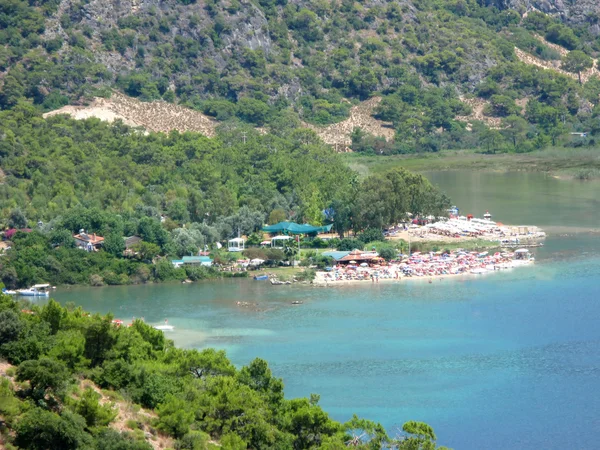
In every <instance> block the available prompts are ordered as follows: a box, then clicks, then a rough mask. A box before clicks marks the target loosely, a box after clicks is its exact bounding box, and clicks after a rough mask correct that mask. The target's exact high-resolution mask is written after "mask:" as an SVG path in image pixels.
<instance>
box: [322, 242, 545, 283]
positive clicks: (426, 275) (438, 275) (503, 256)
mask: <svg viewBox="0 0 600 450" xmlns="http://www.w3.org/2000/svg"><path fill="white" fill-rule="evenodd" d="M521 251H522V250H521ZM533 262H534V258H533V257H531V256H530V255H529V254H528V252H527V251H526V250H525V251H524V253H520V254H519V253H499V252H497V253H495V254H494V255H488V254H487V252H484V253H477V252H471V253H466V252H456V253H447V254H444V255H439V254H434V253H429V254H420V253H415V254H413V255H412V256H411V257H410V258H408V259H406V260H405V261H403V262H400V263H392V264H383V265H365V266H364V267H363V266H354V265H347V266H343V265H337V266H335V267H334V268H333V269H332V270H331V271H319V272H317V273H316V276H315V279H314V280H313V284H314V285H315V286H334V285H335V286H338V285H347V284H353V283H371V284H377V283H390V282H396V283H399V282H405V281H409V280H410V281H414V280H421V281H426V282H429V283H433V282H434V281H436V280H438V281H441V280H443V279H446V278H458V277H466V276H468V277H473V276H474V277H477V276H481V275H488V274H492V273H496V272H498V271H501V270H507V269H513V268H516V267H520V266H523V265H528V264H532V263H533Z"/></svg>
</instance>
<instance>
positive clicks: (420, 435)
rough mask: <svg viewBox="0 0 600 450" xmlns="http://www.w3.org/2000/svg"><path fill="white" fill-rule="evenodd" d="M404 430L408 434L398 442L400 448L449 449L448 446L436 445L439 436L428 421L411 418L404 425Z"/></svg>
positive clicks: (416, 449) (402, 449) (415, 449)
mask: <svg viewBox="0 0 600 450" xmlns="http://www.w3.org/2000/svg"><path fill="white" fill-rule="evenodd" d="M402 431H404V432H405V433H407V436H406V438H405V439H402V440H400V441H399V442H397V443H396V445H397V446H398V449H399V450H435V449H438V450H448V449H446V447H438V446H436V443H435V441H436V439H437V438H436V436H435V433H434V432H433V428H431V427H430V426H429V425H427V424H426V423H423V422H415V421H412V420H411V421H410V422H406V423H405V424H404V425H403V426H402Z"/></svg>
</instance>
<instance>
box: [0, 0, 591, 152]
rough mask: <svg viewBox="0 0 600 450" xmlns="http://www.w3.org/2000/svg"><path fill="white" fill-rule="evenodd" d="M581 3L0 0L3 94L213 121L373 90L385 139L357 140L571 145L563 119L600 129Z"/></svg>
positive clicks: (53, 104)
mask: <svg viewBox="0 0 600 450" xmlns="http://www.w3.org/2000/svg"><path fill="white" fill-rule="evenodd" d="M538 3H539V4H538ZM577 3H578V5H577V6H570V7H569V8H570V9H567V8H566V7H563V9H560V7H559V6H554V7H553V8H549V7H548V5H547V2H533V3H531V2H527V4H529V5H530V6H533V7H537V8H538V9H542V10H544V11H546V12H547V13H548V14H545V13H542V12H538V11H535V10H530V11H527V10H526V8H525V6H526V3H525V2H522V1H517V0H512V1H475V0H424V1H381V0H370V1H360V2H354V1H347V0H341V1H325V0H322V1H318V0H313V1H307V0H289V1H288V0H255V1H240V0H230V1H221V2H218V1H215V0H208V1H197V2H195V1H190V0H179V1H175V0H167V1H162V2H158V1H153V0H151V1H139V2H138V1H122V2H121V1H120V2H116V1H109V2H106V1H99V0H94V1H87V2H78V1H73V0H63V1H62V2H58V1H38V2H34V1H30V2H27V1H21V0H2V1H0V45H1V46H0V70H2V71H4V72H3V73H2V94H1V95H0V107H2V108H5V109H6V108H11V107H12V106H14V105H15V104H16V102H17V101H18V99H19V98H22V97H26V98H29V99H31V100H32V101H33V102H34V104H35V105H37V106H38V107H39V108H40V109H43V110H45V111H47V110H52V109H56V108H58V107H60V106H63V105H65V104H67V103H75V104H77V103H85V102H86V101H88V100H89V99H91V98H92V97H94V96H103V95H104V96H106V95H110V88H113V87H117V88H118V89H120V90H121V91H123V92H124V93H125V94H127V95H129V96H133V97H138V98H139V99H141V100H155V99H159V98H162V99H164V100H166V101H168V102H176V103H180V104H183V105H187V106H189V107H191V108H194V109H198V110H200V111H203V112H205V113H206V114H208V115H210V116H213V117H215V118H216V119H217V120H219V121H223V120H227V119H230V118H232V117H238V118H240V119H241V120H243V121H246V122H249V123H252V124H254V125H257V126H262V125H264V124H276V123H277V120H278V119H281V115H282V113H284V112H285V114H286V118H288V117H289V118H291V117H295V118H296V119H301V120H303V121H306V122H308V123H312V124H317V125H326V124H330V123H335V122H340V121H342V120H344V119H346V118H347V117H348V114H349V110H350V107H351V106H352V104H353V103H356V102H359V101H361V100H365V99H367V98H369V97H371V96H374V95H381V96H383V100H382V102H381V104H380V105H379V106H378V107H377V108H376V109H375V115H376V116H377V117H378V118H379V119H381V120H384V121H388V122H391V123H392V124H393V127H394V129H395V131H396V138H395V139H394V140H390V141H388V142H387V143H386V142H384V141H383V140H382V139H374V138H372V137H370V136H368V135H367V136H361V135H360V133H359V134H357V135H356V136H354V139H353V147H355V150H358V151H376V152H378V153H408V152H414V151H439V150H441V149H445V148H467V147H469V148H471V147H482V148H484V149H486V150H490V151H491V150H493V151H496V150H513V151H515V150H516V151H530V150H532V149H534V148H541V147H544V146H546V145H548V144H549V143H552V142H553V143H557V142H558V143H560V142H563V141H564V142H565V143H567V144H570V143H571V142H570V140H569V139H566V138H565V136H567V133H568V132H569V131H571V130H573V131H587V132H592V133H595V132H597V131H598V130H600V122H599V121H598V118H597V109H596V106H597V103H598V99H599V94H600V81H599V80H598V79H597V78H595V77H592V78H584V80H585V81H587V82H586V83H585V84H580V83H579V81H578V75H577V73H578V72H580V71H581V72H585V71H586V70H588V69H587V68H588V67H589V66H590V65H591V64H592V59H590V58H596V57H597V51H598V50H600V38H599V37H598V31H599V30H598V24H597V22H598V13H599V11H598V6H596V5H595V3H594V2H577ZM561 20H562V21H561ZM556 46H559V47H556ZM515 49H518V51H515ZM566 52H570V53H569V54H566ZM561 53H562V55H565V56H561ZM530 57H531V58H530ZM522 60H523V61H527V63H524V62H522ZM562 60H564V61H562ZM539 61H542V62H547V63H548V65H549V66H550V67H555V68H556V69H560V68H561V67H562V68H563V69H564V70H565V71H566V72H567V74H565V73H564V72H563V73H560V72H559V71H558V70H557V71H554V70H545V69H543V68H542V67H540V64H539ZM536 62H537V63H538V64H537V65H536ZM570 73H572V75H573V76H569V74H570ZM469 98H475V99H478V101H479V102H480V103H479V104H483V105H484V107H483V108H480V109H481V110H480V111H475V113H474V112H473V108H472V106H471V104H472V102H470V101H465V99H467V100H468V99H469ZM346 99H349V100H350V102H348V101H346ZM461 100H462V101H461ZM482 101H483V103H481V102H482ZM457 117H458V118H460V120H457ZM287 120H291V119H287ZM490 128H491V129H490ZM561 139H562V140H561ZM592 139H593V138H590V136H586V138H585V139H583V140H582V142H581V141H579V140H578V141H576V142H575V144H576V145H584V144H588V143H589V142H590V140H592Z"/></svg>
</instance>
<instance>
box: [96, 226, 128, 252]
mask: <svg viewBox="0 0 600 450" xmlns="http://www.w3.org/2000/svg"><path fill="white" fill-rule="evenodd" d="M102 248H103V249H104V251H105V252H108V253H110V254H111V255H113V256H122V255H123V252H124V251H125V241H124V240H123V236H122V235H121V233H118V232H116V231H111V232H110V233H108V234H107V235H106V236H105V237H104V242H103V244H102Z"/></svg>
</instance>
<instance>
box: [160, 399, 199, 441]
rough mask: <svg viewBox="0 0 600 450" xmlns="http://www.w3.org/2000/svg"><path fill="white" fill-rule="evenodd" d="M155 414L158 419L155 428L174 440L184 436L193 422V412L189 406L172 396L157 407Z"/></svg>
mask: <svg viewBox="0 0 600 450" xmlns="http://www.w3.org/2000/svg"><path fill="white" fill-rule="evenodd" d="M156 412H157V413H158V418H159V419H158V426H157V428H158V429H159V430H162V431H164V432H165V433H168V434H169V435H171V436H173V437H176V438H181V437H183V436H185V435H186V434H187V433H188V432H189V431H190V425H191V424H192V423H193V422H194V411H193V410H192V409H191V408H190V405H189V404H188V403H187V402H185V401H184V400H182V399H179V398H177V397H175V396H172V395H171V396H168V397H167V399H166V401H165V402H164V403H161V404H160V405H158V408H157V411H156Z"/></svg>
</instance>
